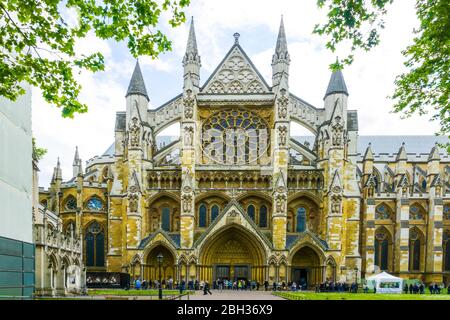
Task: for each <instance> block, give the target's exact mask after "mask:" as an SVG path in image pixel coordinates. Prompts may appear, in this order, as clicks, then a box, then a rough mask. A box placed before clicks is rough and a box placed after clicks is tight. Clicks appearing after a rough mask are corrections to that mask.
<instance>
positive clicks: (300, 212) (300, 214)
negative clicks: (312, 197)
mask: <svg viewBox="0 0 450 320" xmlns="http://www.w3.org/2000/svg"><path fill="white" fill-rule="evenodd" d="M295 230H296V231H297V232H303V231H305V230H306V209H305V208H304V207H300V208H298V209H297V224H296V228H295Z"/></svg>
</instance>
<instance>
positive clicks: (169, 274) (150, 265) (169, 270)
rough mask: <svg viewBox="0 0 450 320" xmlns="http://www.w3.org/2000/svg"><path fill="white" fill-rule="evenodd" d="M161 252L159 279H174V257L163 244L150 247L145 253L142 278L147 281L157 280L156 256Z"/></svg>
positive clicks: (157, 265)
mask: <svg viewBox="0 0 450 320" xmlns="http://www.w3.org/2000/svg"><path fill="white" fill-rule="evenodd" d="M160 253H161V254H162V256H163V259H162V263H161V280H166V282H167V280H169V279H171V278H172V279H173V280H175V279H176V273H175V270H176V269H175V257H174V255H173V253H172V252H171V251H170V250H169V249H168V248H167V247H165V246H163V245H158V246H156V247H155V248H153V249H151V250H150V252H149V253H148V254H147V258H146V263H145V264H144V279H145V280H147V281H154V280H159V263H158V260H157V256H158V255H159V254H160Z"/></svg>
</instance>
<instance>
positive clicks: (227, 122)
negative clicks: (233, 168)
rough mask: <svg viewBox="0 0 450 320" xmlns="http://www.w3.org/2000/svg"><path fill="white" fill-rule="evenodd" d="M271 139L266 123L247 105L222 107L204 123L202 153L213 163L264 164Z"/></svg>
mask: <svg viewBox="0 0 450 320" xmlns="http://www.w3.org/2000/svg"><path fill="white" fill-rule="evenodd" d="M269 141H270V140H269V129H268V126H267V123H266V122H265V121H264V120H263V119H262V118H261V117H259V116H258V115H257V114H256V113H254V112H251V111H248V110H244V109H229V110H222V111H219V112H217V113H215V114H213V115H212V116H211V117H210V118H209V119H207V120H206V121H205V122H204V124H203V127H202V148H203V153H204V155H205V157H206V158H207V159H209V160H211V161H212V162H214V163H220V164H252V163H253V164H257V163H260V164H265V163H266V162H268V161H269V160H270V159H269V158H268V149H269Z"/></svg>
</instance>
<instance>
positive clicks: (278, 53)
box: [272, 16, 290, 62]
mask: <svg viewBox="0 0 450 320" xmlns="http://www.w3.org/2000/svg"><path fill="white" fill-rule="evenodd" d="M277 59H285V60H287V61H288V62H289V61H290V57H289V52H288V48H287V40H286V33H285V31H284V22H283V16H281V22H280V29H279V30H278V38H277V46H276V47H275V54H274V55H273V58H272V62H275V60H277Z"/></svg>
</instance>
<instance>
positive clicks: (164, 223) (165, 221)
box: [161, 207, 170, 231]
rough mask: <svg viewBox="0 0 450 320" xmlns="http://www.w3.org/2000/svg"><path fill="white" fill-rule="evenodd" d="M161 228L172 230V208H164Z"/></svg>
mask: <svg viewBox="0 0 450 320" xmlns="http://www.w3.org/2000/svg"><path fill="white" fill-rule="evenodd" d="M161 228H162V229H163V230H164V231H170V208H167V207H163V208H162V218H161Z"/></svg>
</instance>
